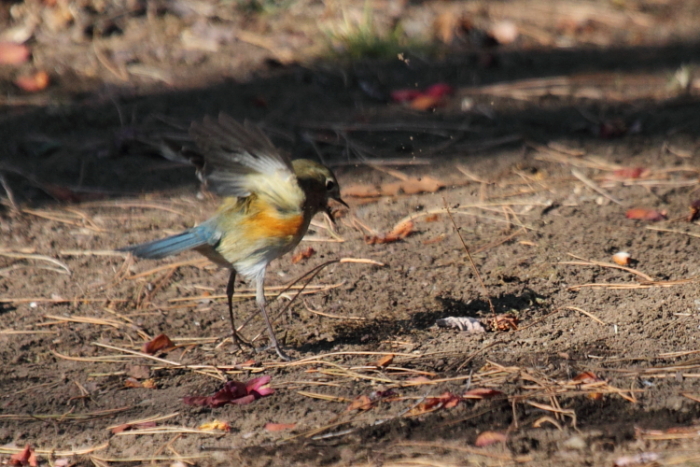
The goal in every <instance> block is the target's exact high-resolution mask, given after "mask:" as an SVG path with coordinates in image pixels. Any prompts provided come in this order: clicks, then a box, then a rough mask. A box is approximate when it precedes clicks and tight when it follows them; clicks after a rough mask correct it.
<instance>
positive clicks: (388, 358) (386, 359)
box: [369, 354, 394, 368]
mask: <svg viewBox="0 0 700 467" xmlns="http://www.w3.org/2000/svg"><path fill="white" fill-rule="evenodd" d="M393 361H394V354H389V355H384V356H383V357H382V358H380V359H379V360H377V361H376V362H372V363H370V364H369V366H376V367H379V368H385V367H387V366H389V365H391V362H393Z"/></svg>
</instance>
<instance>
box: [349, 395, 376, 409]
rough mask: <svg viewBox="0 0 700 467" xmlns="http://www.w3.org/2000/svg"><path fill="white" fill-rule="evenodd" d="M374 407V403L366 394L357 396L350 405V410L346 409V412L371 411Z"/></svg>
mask: <svg viewBox="0 0 700 467" xmlns="http://www.w3.org/2000/svg"><path fill="white" fill-rule="evenodd" d="M372 407H374V402H373V401H372V399H370V398H369V396H366V395H364V394H362V395H359V396H357V397H356V398H355V399H353V401H352V402H351V403H350V405H348V408H347V409H345V411H346V412H350V411H351V410H363V411H364V410H369V409H371V408H372Z"/></svg>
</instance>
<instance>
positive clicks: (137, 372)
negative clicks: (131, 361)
mask: <svg viewBox="0 0 700 467" xmlns="http://www.w3.org/2000/svg"><path fill="white" fill-rule="evenodd" d="M127 374H128V375H129V376H131V377H132V378H136V379H147V378H148V377H149V376H151V369H150V368H149V367H148V366H146V365H130V366H129V368H128V370H127Z"/></svg>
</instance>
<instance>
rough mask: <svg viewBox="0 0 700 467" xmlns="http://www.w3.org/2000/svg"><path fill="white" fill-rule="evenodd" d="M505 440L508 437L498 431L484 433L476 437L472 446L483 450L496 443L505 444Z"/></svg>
mask: <svg viewBox="0 0 700 467" xmlns="http://www.w3.org/2000/svg"><path fill="white" fill-rule="evenodd" d="M507 440H508V437H507V436H506V435H505V434H503V433H500V432H498V431H484V432H482V433H481V434H479V436H477V437H476V441H474V445H475V446H476V447H479V448H483V447H486V446H490V445H492V444H496V443H505V442H506V441H507Z"/></svg>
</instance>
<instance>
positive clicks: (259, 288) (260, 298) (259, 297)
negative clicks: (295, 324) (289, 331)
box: [255, 272, 291, 361]
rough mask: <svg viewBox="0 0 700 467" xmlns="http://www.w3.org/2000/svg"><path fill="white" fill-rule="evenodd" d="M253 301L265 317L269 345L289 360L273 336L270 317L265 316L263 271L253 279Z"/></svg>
mask: <svg viewBox="0 0 700 467" xmlns="http://www.w3.org/2000/svg"><path fill="white" fill-rule="evenodd" d="M255 301H256V302H257V304H258V306H259V307H260V312H261V313H262V315H263V317H264V318H265V324H267V332H268V333H269V334H270V347H274V349H275V352H277V355H279V357H280V358H281V359H282V360H285V361H290V360H291V358H290V357H289V356H288V355H287V354H286V353H284V351H283V350H282V348H281V347H280V345H279V343H278V342H277V337H276V336H275V330H274V329H273V328H272V322H271V321H270V317H269V316H267V310H266V309H265V273H264V272H263V274H262V275H261V276H260V277H258V278H257V279H256V280H255Z"/></svg>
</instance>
